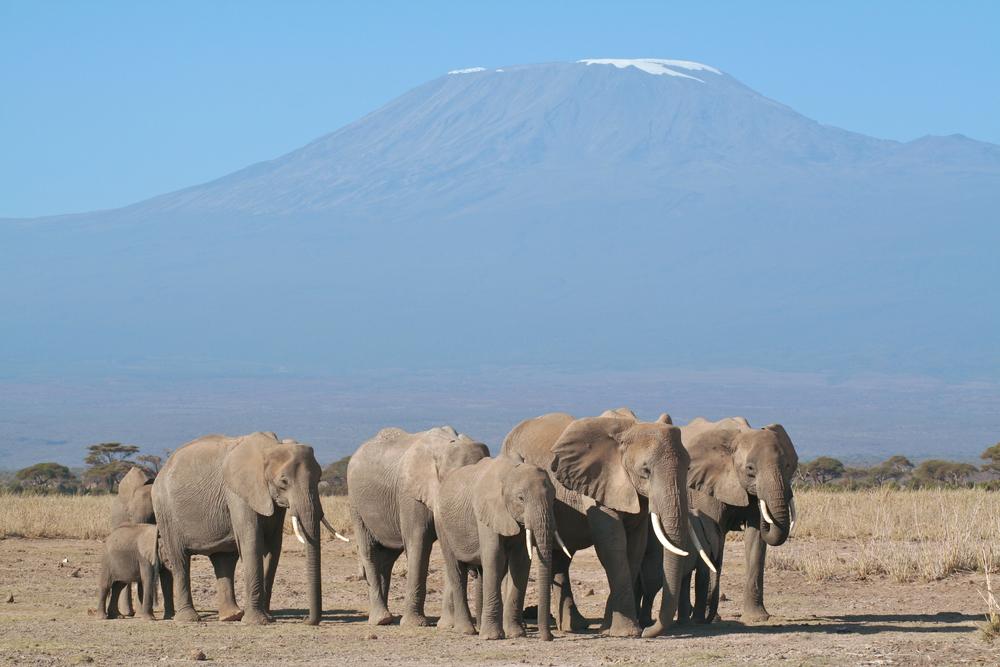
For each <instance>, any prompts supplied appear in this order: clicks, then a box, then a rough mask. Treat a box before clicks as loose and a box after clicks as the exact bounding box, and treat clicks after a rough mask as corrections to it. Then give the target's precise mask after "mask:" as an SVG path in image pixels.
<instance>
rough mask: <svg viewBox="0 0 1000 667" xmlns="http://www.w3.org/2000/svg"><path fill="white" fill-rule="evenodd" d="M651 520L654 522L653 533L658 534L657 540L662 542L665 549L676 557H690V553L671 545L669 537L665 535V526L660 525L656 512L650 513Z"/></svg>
mask: <svg viewBox="0 0 1000 667" xmlns="http://www.w3.org/2000/svg"><path fill="white" fill-rule="evenodd" d="M649 520H650V521H652V522H653V532H654V533H656V539H658V540H659V541H660V544H662V545H663V548H664V549H666V550H667V551H669V552H670V553H672V554H674V555H676V556H687V555H688V552H686V551H684V550H683V549H681V548H679V547H675V546H674V545H673V544H671V543H670V540H668V539H667V536H666V535H664V534H663V526H661V525H660V517H659V516H657V515H656V512H650V513H649Z"/></svg>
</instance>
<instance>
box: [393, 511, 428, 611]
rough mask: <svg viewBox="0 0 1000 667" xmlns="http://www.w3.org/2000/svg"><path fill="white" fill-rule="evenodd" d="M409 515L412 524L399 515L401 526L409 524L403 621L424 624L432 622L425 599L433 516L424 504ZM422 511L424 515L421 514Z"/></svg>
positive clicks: (405, 543)
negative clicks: (428, 617) (425, 606)
mask: <svg viewBox="0 0 1000 667" xmlns="http://www.w3.org/2000/svg"><path fill="white" fill-rule="evenodd" d="M414 504H416V503H414ZM407 514H410V515H411V518H412V523H409V524H408V522H407V521H406V520H404V518H403V517H400V522H401V524H402V525H404V526H407V525H410V530H409V531H408V533H407V534H405V536H404V538H403V545H404V549H405V551H406V601H405V608H404V610H403V618H402V619H400V624H402V625H413V626H418V627H423V626H427V625H430V622H429V621H428V620H427V617H426V616H425V615H424V601H425V600H426V599H427V565H428V563H429V562H430V558H431V547H432V546H433V539H434V533H433V529H432V528H431V526H432V525H433V516H432V515H431V514H430V512H428V511H427V509H426V508H424V507H423V506H422V505H421V506H420V508H419V509H416V508H414V509H411V511H409V512H407ZM420 514H424V515H425V516H422V517H421V516H419V515H420ZM421 519H422V520H421Z"/></svg>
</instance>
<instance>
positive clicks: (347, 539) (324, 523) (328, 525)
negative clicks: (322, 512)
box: [320, 517, 351, 542]
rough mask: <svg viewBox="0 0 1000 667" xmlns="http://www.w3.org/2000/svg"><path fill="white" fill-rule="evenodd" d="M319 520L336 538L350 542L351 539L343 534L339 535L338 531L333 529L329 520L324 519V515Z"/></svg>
mask: <svg viewBox="0 0 1000 667" xmlns="http://www.w3.org/2000/svg"><path fill="white" fill-rule="evenodd" d="M320 521H322V522H323V525H324V526H326V529H327V530H329V531H330V532H331V533H333V536H334V537H336V538H337V539H338V540H343V541H344V542H350V541H351V540H350V538H348V537H344V536H343V535H341V534H340V533H338V532H337V531H336V530H335V529H334V527H333V526H331V525H330V522H329V521H327V520H326V517H323V518H322V519H320Z"/></svg>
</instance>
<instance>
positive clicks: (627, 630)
mask: <svg viewBox="0 0 1000 667" xmlns="http://www.w3.org/2000/svg"><path fill="white" fill-rule="evenodd" d="M587 518H588V520H589V521H590V526H591V534H592V535H593V536H594V549H595V550H596V551H597V558H598V559H599V560H600V561H601V565H603V566H604V572H605V573H606V574H607V577H608V586H609V587H610V589H611V593H610V594H609V595H608V601H607V605H606V611H605V623H606V624H607V627H606V629H604V631H605V632H606V633H607V634H608V635H610V636H612V637H638V636H639V635H640V634H642V628H640V627H639V623H638V620H637V619H636V613H635V596H634V595H633V593H632V582H633V580H634V573H633V571H632V568H631V567H630V565H629V558H630V556H631V554H630V553H629V548H628V535H627V534H626V530H625V526H624V525H623V523H622V520H621V518H620V517H619V515H618V513H617V512H615V511H614V510H612V509H610V508H607V507H603V506H600V505H595V506H594V507H591V508H590V509H589V510H588V511H587Z"/></svg>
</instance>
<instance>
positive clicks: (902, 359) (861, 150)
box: [0, 59, 1000, 377]
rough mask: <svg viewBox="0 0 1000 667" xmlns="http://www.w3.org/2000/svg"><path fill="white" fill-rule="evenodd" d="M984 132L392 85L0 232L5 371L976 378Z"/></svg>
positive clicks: (654, 67)
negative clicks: (319, 118)
mask: <svg viewBox="0 0 1000 667" xmlns="http://www.w3.org/2000/svg"><path fill="white" fill-rule="evenodd" d="M998 211H1000V147H997V146H993V145H990V144H984V143H981V142H976V141H973V140H970V139H967V138H965V137H961V136H954V137H926V138H923V139H919V140H916V141H912V142H907V143H899V142H893V141H886V140H880V139H875V138H871V137H866V136H863V135H860V134H856V133H852V132H848V131H845V130H841V129H838V128H833V127H829V126H824V125H821V124H819V123H816V122H815V121H812V120H810V119H808V118H805V117H803V116H801V115H800V114H798V113H796V112H795V111H793V110H792V109H789V108H788V107H786V106H783V105H781V104H779V103H777V102H774V101H772V100H769V99H767V98H766V97H764V96H762V95H760V94H758V93H756V92H755V91H753V90H750V89H749V88H747V87H746V86H744V85H743V84H741V83H740V82H738V81H737V80H735V79H733V78H732V77H730V76H728V75H726V74H724V73H721V72H719V71H718V70H714V69H713V68H711V67H708V66H704V65H699V64H697V63H689V62H688V63H686V62H683V61H660V60H649V59H647V60H637V61H583V62H578V63H553V64H546V65H531V66H517V67H504V68H500V69H489V70H486V69H475V68H473V69H472V70H468V71H458V72H456V73H452V74H448V75H445V76H442V77H439V78H437V79H435V80H433V81H430V82H428V83H426V84H424V85H422V86H419V87H417V88H415V89H413V90H412V91H410V92H408V93H406V94H404V95H402V96H401V97H399V98H397V99H396V100H394V101H392V102H390V103H389V104H387V105H386V106H384V107H383V108H381V109H379V110H377V111H374V112H373V113H371V114H369V115H367V116H365V117H364V118H362V119H359V120H358V121H357V122H355V123H352V124H350V125H348V126H346V127H344V128H341V129H340V130H337V131H335V132H333V133H331V134H329V135H326V136H324V137H321V138H319V139H317V140H316V141H314V142H312V143H310V144H308V145H306V146H304V147H302V148H300V149H298V150H296V151H293V152H291V153H289V154H287V155H284V156H281V157H279V158H277V159H275V160H271V161H268V162H263V163H260V164H257V165H253V166H251V167H248V168H247V169H244V170H241V171H238V172H235V173H233V174H230V175H228V176H225V177H223V178H220V179H218V180H216V181H213V182H210V183H207V184H204V185H199V186H195V187H192V188H188V189H186V190H182V191H179V192H175V193H171V194H167V195H163V196H161V197H157V198H154V199H151V200H148V201H145V202H140V203H138V204H135V205H133V206H129V207H126V208H123V209H119V210H116V211H105V212H97V213H92V214H84V215H80V216H67V217H63V218H58V219H49V220H34V221H7V222H5V223H4V224H2V225H0V247H2V248H5V249H6V251H5V253H4V254H5V256H4V258H3V259H4V262H3V266H2V268H0V283H2V284H0V303H3V304H4V306H5V308H4V311H5V314H4V315H3V317H4V319H5V321H4V322H3V324H4V326H3V327H2V330H0V361H3V362H4V363H5V366H6V367H7V368H9V369H13V370H12V371H10V372H20V371H33V370H38V369H47V370H55V371H59V372H61V371H62V370H63V369H65V368H67V367H70V368H78V369H81V370H82V372H91V371H95V370H99V369H105V370H106V369H122V368H153V369H159V370H161V371H162V370H163V369H170V370H175V371H177V372H183V373H216V372H221V371H227V372H228V371H231V370H234V369H235V370H240V371H253V372H264V373H272V372H277V371H281V370H283V369H284V370H292V371H299V372H312V371H317V372H327V371H333V370H347V369H356V368H400V367H404V368H414V367H426V366H441V365H451V366H459V367H469V366H478V365H482V364H504V365H511V364H555V365H564V366H571V367H589V368H600V367H607V366H615V367H642V366H659V367H663V366H674V365H686V366H699V367H705V366H710V367H725V366H753V367H765V368H776V369H794V370H830V369H835V370H838V371H844V372H848V373H850V372H858V371H861V370H864V371H869V370H875V371H879V372H886V373H895V372H903V371H905V372H911V373H925V374H931V375H936V376H954V377H978V376H984V375H989V374H993V373H995V372H996V371H998V370H1000V350H998V348H997V346H998V343H997V342H996V341H997V337H996V336H988V335H984V332H990V331H992V332H995V331H997V329H998V327H1000V313H998V306H997V303H996V299H995V298H994V297H993V295H992V292H991V288H990V287H989V286H991V285H994V284H997V282H998V280H997V279H998V278H1000V275H998V269H997V268H996V262H995V257H994V255H995V249H996V248H997V247H1000V226H998V225H997V224H996V221H997V217H998V216H997V213H998Z"/></svg>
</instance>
